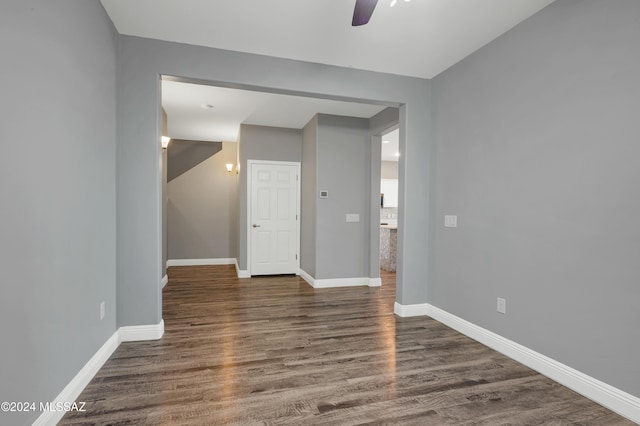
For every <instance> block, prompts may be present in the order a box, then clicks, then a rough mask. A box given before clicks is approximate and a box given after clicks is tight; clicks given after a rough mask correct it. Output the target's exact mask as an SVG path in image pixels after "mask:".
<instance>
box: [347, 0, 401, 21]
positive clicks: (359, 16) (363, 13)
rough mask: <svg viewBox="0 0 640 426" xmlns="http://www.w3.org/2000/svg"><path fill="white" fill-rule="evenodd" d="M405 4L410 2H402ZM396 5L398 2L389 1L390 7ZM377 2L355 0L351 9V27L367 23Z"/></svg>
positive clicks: (376, 0)
mask: <svg viewBox="0 0 640 426" xmlns="http://www.w3.org/2000/svg"><path fill="white" fill-rule="evenodd" d="M404 1H405V3H409V2H410V1H411V0H404ZM396 3H398V0H391V3H389V6H390V7H393V6H395V5H396ZM376 4H378V0H356V7H355V8H354V9H353V20H352V21H351V26H352V27H359V26H360V25H364V24H366V23H368V22H369V19H371V15H373V10H374V9H375V8H376Z"/></svg>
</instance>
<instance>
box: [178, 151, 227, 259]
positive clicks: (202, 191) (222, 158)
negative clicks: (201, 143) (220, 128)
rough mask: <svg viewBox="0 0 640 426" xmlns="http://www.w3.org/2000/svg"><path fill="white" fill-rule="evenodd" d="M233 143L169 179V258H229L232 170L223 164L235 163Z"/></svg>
mask: <svg viewBox="0 0 640 426" xmlns="http://www.w3.org/2000/svg"><path fill="white" fill-rule="evenodd" d="M236 146H237V144H236V143H235V142H222V150H221V151H219V152H218V153H217V154H215V155H213V156H212V157H210V158H209V159H207V160H205V161H203V162H201V163H200V164H198V165H196V166H195V167H193V168H192V169H190V170H189V171H187V172H185V173H183V174H181V175H180V176H178V177H176V178H175V179H173V180H172V181H171V182H169V185H168V194H169V203H168V215H167V216H168V252H169V259H212V258H213V259H217V258H233V257H235V253H236V251H237V249H236V244H237V240H238V236H237V235H236V234H235V232H234V231H235V226H234V220H235V219H234V218H235V216H237V214H238V211H237V206H238V204H237V200H236V197H237V195H236V192H237V182H236V176H237V175H236V172H235V171H233V172H232V173H229V172H227V170H226V168H225V164H227V163H232V164H235V162H236Z"/></svg>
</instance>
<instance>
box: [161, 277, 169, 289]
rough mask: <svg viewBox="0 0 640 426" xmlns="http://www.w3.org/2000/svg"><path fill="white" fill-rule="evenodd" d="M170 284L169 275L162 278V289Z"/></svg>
mask: <svg viewBox="0 0 640 426" xmlns="http://www.w3.org/2000/svg"><path fill="white" fill-rule="evenodd" d="M168 282H169V277H168V276H167V275H165V276H164V277H162V281H161V283H162V288H164V286H165V285H167V283H168Z"/></svg>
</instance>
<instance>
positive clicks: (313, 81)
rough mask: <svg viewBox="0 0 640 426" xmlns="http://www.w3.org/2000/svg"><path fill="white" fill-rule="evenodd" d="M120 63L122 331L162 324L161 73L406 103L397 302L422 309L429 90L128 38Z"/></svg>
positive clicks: (374, 76) (415, 82) (403, 81)
mask: <svg viewBox="0 0 640 426" xmlns="http://www.w3.org/2000/svg"><path fill="white" fill-rule="evenodd" d="M118 60H119V68H118V69H119V74H118V78H119V84H118V108H117V112H118V135H119V136H118V150H117V164H118V183H117V189H118V191H117V194H118V199H117V209H118V214H117V224H118V231H117V237H118V238H117V243H118V250H117V253H118V293H117V294H118V323H119V325H142V324H156V323H158V322H159V321H160V319H161V293H160V291H159V288H158V285H157V283H158V281H159V280H160V279H161V277H160V272H159V271H160V262H161V223H160V216H161V215H160V214H159V213H158V212H159V211H160V208H161V199H160V198H161V195H160V194H161V191H160V189H161V188H160V186H159V185H160V181H161V175H160V161H159V158H160V146H159V144H158V143H157V141H158V140H159V132H160V130H159V116H160V113H159V105H160V96H159V93H160V87H159V77H158V76H159V75H161V74H164V75H173V76H180V77H183V78H186V79H188V80H192V81H194V80H195V81H213V82H220V84H224V85H234V86H240V87H245V88H247V87H249V88H262V89H265V90H270V91H274V92H279V93H289V94H303V95H304V94H316V95H320V96H324V97H331V98H337V99H343V100H352V101H369V102H372V101H373V102H380V103H384V104H387V105H395V106H398V105H399V104H402V106H401V108H400V120H399V121H400V123H401V125H402V127H401V128H402V131H401V132H400V144H401V150H402V151H403V152H406V153H407V154H409V155H406V156H405V157H404V159H402V158H401V162H400V170H399V173H400V174H401V175H403V176H404V179H401V182H404V186H403V185H401V188H400V191H401V195H400V198H401V199H402V197H403V195H402V192H403V191H404V192H406V193H407V194H408V195H409V196H407V197H405V198H406V202H405V208H404V209H400V211H399V225H400V226H401V230H402V229H407V228H408V229H410V230H411V232H406V234H403V233H402V232H401V231H399V234H398V239H399V241H398V246H399V251H402V250H403V247H406V253H405V255H404V256H403V257H402V256H401V257H402V260H401V261H400V262H399V265H398V266H399V272H398V276H397V282H398V284H397V298H398V301H399V302H400V303H403V304H409V303H424V302H426V300H427V299H426V296H427V292H426V284H425V277H426V276H427V273H428V267H427V262H425V261H424V256H425V249H424V248H425V247H426V246H427V238H428V229H427V220H428V210H427V206H428V200H429V186H428V182H429V176H428V168H427V167H424V164H425V162H426V161H428V159H429V151H430V149H429V148H430V137H431V135H430V132H429V131H430V123H429V120H430V114H431V113H430V82H428V81H425V80H423V79H418V78H411V77H401V76H396V75H390V74H381V73H375V72H367V71H360V70H354V69H349V68H340V67H333V66H326V65H320V64H312V63H305V62H299V61H292V60H286V59H278V58H271V57H266V56H259V55H251V54H244V53H238V52H231V51H226V50H218V49H211V48H206V47H201V46H191V45H185V44H179V43H170V42H165V41H160V40H151V39H144V38H138V37H130V36H121V37H120V55H119V57H118ZM241 147H242V144H241ZM242 187H243V185H242V182H241V183H240V188H242ZM241 200H242V199H241ZM241 215H242V213H241ZM244 228H245V226H243V224H240V226H239V232H240V233H242V232H246V229H244ZM243 240H244V238H243V236H242V235H240V242H241V243H242V242H243ZM240 253H242V248H240ZM240 257H241V256H240ZM403 262H404V263H403ZM245 266H246V265H245Z"/></svg>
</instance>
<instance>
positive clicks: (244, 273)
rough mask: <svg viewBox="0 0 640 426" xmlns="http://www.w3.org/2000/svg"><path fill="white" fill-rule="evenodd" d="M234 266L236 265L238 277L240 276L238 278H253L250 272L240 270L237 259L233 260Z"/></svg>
mask: <svg viewBox="0 0 640 426" xmlns="http://www.w3.org/2000/svg"><path fill="white" fill-rule="evenodd" d="M233 264H234V265H236V275H237V276H238V278H251V274H249V271H245V270H243V269H240V266H238V260H237V259H233Z"/></svg>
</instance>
